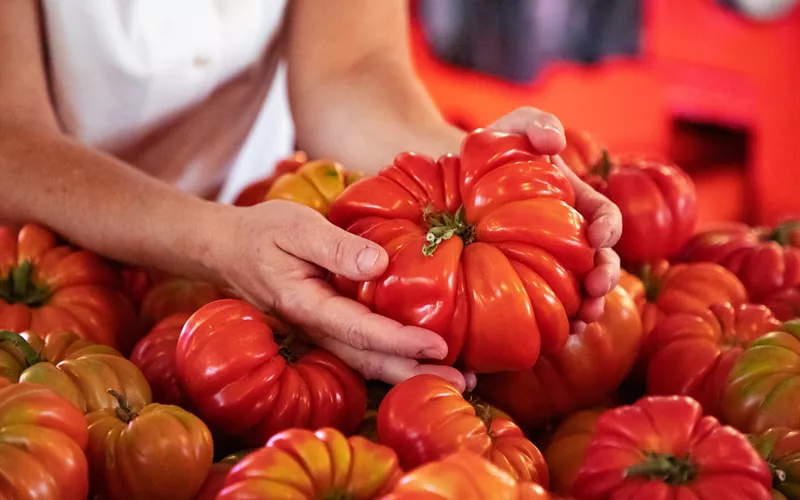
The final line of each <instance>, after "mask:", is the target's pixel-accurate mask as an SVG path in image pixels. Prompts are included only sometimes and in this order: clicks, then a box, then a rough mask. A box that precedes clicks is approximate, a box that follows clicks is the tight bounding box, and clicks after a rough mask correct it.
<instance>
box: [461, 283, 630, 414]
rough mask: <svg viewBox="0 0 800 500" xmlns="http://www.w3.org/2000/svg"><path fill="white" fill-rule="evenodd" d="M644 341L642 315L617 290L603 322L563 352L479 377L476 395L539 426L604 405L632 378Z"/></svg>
mask: <svg viewBox="0 0 800 500" xmlns="http://www.w3.org/2000/svg"><path fill="white" fill-rule="evenodd" d="M641 340H642V323H641V319H640V317H639V311H638V310H637V308H636V304H635V303H634V302H633V300H632V299H631V297H630V296H629V295H628V293H627V292H625V290H623V289H622V287H619V286H618V287H616V288H615V289H614V290H612V291H611V293H609V294H608V295H607V296H606V303H605V311H604V313H603V318H602V319H601V320H600V321H598V322H595V323H592V324H590V325H588V326H587V327H586V329H585V330H584V331H583V332H582V333H579V334H576V335H570V337H569V339H568V340H567V344H566V345H565V346H564V348H563V349H562V350H561V351H559V352H557V353H555V354H549V355H546V356H542V357H541V358H540V359H539V361H538V362H537V363H536V365H535V366H534V367H533V369H531V370H523V371H516V372H501V373H494V374H490V375H484V376H481V377H478V388H477V390H476V391H477V393H478V394H479V395H480V396H481V397H483V398H484V399H486V400H487V401H488V402H490V403H492V404H494V405H496V406H497V407H498V408H501V409H502V410H504V411H506V412H508V414H509V415H511V417H512V418H514V419H515V420H516V421H517V422H519V423H520V424H521V425H524V426H527V427H535V426H538V425H541V424H544V423H546V422H547V421H549V420H550V419H552V418H557V417H561V416H565V415H567V414H569V413H571V412H573V411H575V410H578V409H581V408H586V407H588V406H592V405H595V404H598V403H600V402H601V401H603V399H604V398H605V397H606V396H608V395H609V394H610V393H611V392H612V391H614V390H615V389H617V387H619V385H620V384H621V383H622V381H623V380H624V379H625V377H626V376H627V375H628V372H629V371H630V370H631V367H632V366H633V364H634V362H635V361H636V357H637V356H638V354H639V347H640V344H641Z"/></svg>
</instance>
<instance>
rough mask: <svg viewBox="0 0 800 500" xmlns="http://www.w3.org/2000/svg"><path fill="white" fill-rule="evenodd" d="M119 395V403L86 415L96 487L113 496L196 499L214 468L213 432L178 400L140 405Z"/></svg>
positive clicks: (149, 499)
mask: <svg viewBox="0 0 800 500" xmlns="http://www.w3.org/2000/svg"><path fill="white" fill-rule="evenodd" d="M112 392H113V391H112ZM116 397H117V398H118V401H119V406H118V407H117V408H114V409H106V410H99V411H95V412H92V413H89V414H88V415H86V422H87V423H88V425H89V445H88V447H87V449H86V458H87V459H88V460H89V468H90V471H91V478H92V490H93V491H94V492H95V493H96V494H100V495H102V497H103V498H106V499H108V500H162V499H163V500H189V499H191V498H192V497H193V496H194V495H195V493H197V492H198V491H199V490H200V487H201V486H202V484H203V481H205V478H206V476H207V475H208V471H209V470H210V468H211V462H212V461H213V457H214V444H213V442H212V441H211V432H209V430H208V428H207V427H206V426H205V424H204V423H203V422H201V421H200V419H199V418H197V417H195V416H194V415H192V414H191V413H189V412H187V411H186V410H184V409H182V408H179V407H177V406H171V405H162V404H158V403H153V404H149V405H147V406H145V407H144V408H141V409H137V408H131V407H130V406H128V404H127V402H126V401H125V398H123V397H122V396H119V395H116Z"/></svg>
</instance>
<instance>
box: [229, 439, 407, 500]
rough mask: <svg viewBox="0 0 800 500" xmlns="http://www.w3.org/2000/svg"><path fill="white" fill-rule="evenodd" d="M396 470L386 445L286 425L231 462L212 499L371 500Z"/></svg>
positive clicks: (393, 479)
mask: <svg viewBox="0 0 800 500" xmlns="http://www.w3.org/2000/svg"><path fill="white" fill-rule="evenodd" d="M401 474H402V471H401V469H400V466H399V464H398V461H397V455H395V453H394V451H392V450H391V449H389V448H387V447H386V446H381V445H379V444H375V443H373V442H371V441H369V440H367V439H364V438H362V437H361V436H353V437H350V438H346V437H345V436H344V435H343V434H342V433H340V432H339V431H337V430H335V429H331V428H322V429H319V430H317V431H316V432H315V431H310V430H306V429H290V430H287V431H284V432H281V433H279V434H276V435H275V436H273V437H272V439H270V440H269V441H268V442H267V444H266V446H265V447H264V448H262V449H260V450H257V451H255V452H253V453H251V454H249V455H247V456H246V457H245V458H243V459H242V460H241V461H240V462H239V463H238V464H237V465H236V466H234V468H233V469H232V470H231V471H230V472H229V473H228V477H227V480H226V482H225V488H224V489H223V490H222V491H221V492H220V494H219V495H218V496H217V500H236V499H253V498H276V499H277V498H286V499H289V498H291V499H297V500H306V499H307V500H317V499H328V498H330V499H339V498H347V499H353V500H370V499H373V498H380V496H381V495H383V494H385V493H387V492H388V491H389V490H390V489H391V487H392V486H393V485H394V483H395V482H396V481H397V479H398V478H399V477H400V475H401Z"/></svg>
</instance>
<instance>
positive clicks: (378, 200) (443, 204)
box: [328, 130, 594, 373]
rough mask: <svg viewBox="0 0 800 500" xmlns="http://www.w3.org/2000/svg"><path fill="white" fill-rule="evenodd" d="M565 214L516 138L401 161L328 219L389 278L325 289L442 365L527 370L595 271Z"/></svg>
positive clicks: (569, 193)
mask: <svg viewBox="0 0 800 500" xmlns="http://www.w3.org/2000/svg"><path fill="white" fill-rule="evenodd" d="M574 204H575V195H574V192H573V190H572V186H571V185H570V183H569V181H568V180H567V178H566V177H565V176H564V174H563V173H562V172H561V171H560V170H559V169H558V168H557V167H556V166H554V165H553V164H551V163H550V162H549V161H547V160H546V159H545V158H544V157H542V156H540V155H537V154H536V153H535V152H534V151H533V147H532V146H531V144H530V142H529V141H528V139H527V138H526V137H524V136H522V135H514V134H505V133H500V132H493V131H489V130H478V131H475V132H472V133H471V134H469V135H467V137H466V138H465V139H464V142H463V144H462V150H461V157H460V158H459V157H455V156H443V157H442V158H440V159H439V160H438V161H434V160H433V159H431V158H428V157H426V156H422V155H416V154H411V153H403V154H400V155H398V156H397V157H396V158H395V161H394V164H392V165H391V166H389V167H387V168H386V169H384V170H383V172H381V173H380V174H379V175H378V176H376V177H371V178H368V179H364V180H362V181H360V182H358V183H356V184H354V185H352V186H351V187H349V188H348V189H347V190H345V192H344V193H343V194H342V196H341V197H339V198H338V199H337V200H336V201H335V202H334V203H333V204H332V205H331V208H330V211H329V213H328V217H329V219H330V220H331V221H332V222H333V223H334V224H336V225H338V226H340V227H342V228H345V229H347V230H348V231H350V232H351V233H354V234H358V235H360V236H363V237H365V238H367V239H370V240H372V241H374V242H376V243H378V244H380V245H382V246H383V247H384V248H385V249H386V250H387V252H388V253H389V256H390V262H389V267H388V269H387V270H386V272H385V273H384V274H383V276H381V277H380V278H378V279H377V280H374V281H371V282H366V283H353V282H351V281H349V280H346V279H344V278H342V277H334V278H333V282H334V284H335V286H336V287H337V288H338V289H339V290H340V291H341V292H342V293H343V294H345V295H347V296H349V297H351V298H355V299H357V300H358V301H360V302H362V303H363V304H365V305H367V306H368V307H370V308H371V309H372V310H373V311H375V312H377V313H379V314H382V315H384V316H388V317H390V318H393V319H395V320H397V321H399V322H401V323H403V324H406V325H414V326H419V327H424V328H427V329H429V330H432V331H434V332H436V333H438V334H439V335H441V336H442V337H443V338H444V339H445V340H446V341H447V344H448V347H449V350H448V356H447V358H446V359H445V360H444V362H445V363H448V364H450V363H453V362H454V361H455V360H456V358H458V357H459V356H460V358H461V361H462V362H463V364H464V366H465V367H466V368H468V369H470V370H472V371H475V372H479V373H489V372H496V371H501V370H524V369H529V368H531V367H532V366H533V364H534V363H535V362H536V360H537V359H538V357H539V351H540V348H541V350H542V351H543V352H545V353H552V352H556V351H558V350H559V349H561V348H562V347H563V345H564V343H565V342H566V340H567V336H568V334H569V319H570V318H571V317H574V316H575V315H576V313H577V312H578V308H579V307H580V302H581V299H582V292H581V280H582V278H583V276H584V275H585V274H586V273H587V272H588V271H589V270H591V269H592V268H593V267H594V249H593V248H592V247H591V246H590V245H589V243H588V241H587V239H586V234H585V232H586V231H585V226H586V223H585V221H584V219H583V217H582V216H581V215H580V214H579V213H578V212H577V211H576V210H575V209H574V208H573V206H574ZM532 214H533V215H532ZM498 311H502V312H503V314H498Z"/></svg>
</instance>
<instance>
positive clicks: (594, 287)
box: [584, 248, 620, 297]
mask: <svg viewBox="0 0 800 500" xmlns="http://www.w3.org/2000/svg"><path fill="white" fill-rule="evenodd" d="M594 263H595V268H594V269H592V270H591V271H589V274H587V275H586V279H585V280H584V289H585V290H586V293H587V294H588V295H589V296H590V297H602V296H603V295H605V294H607V293H608V292H610V291H611V290H613V289H614V287H615V286H617V284H618V283H619V272H620V271H619V255H617V252H615V251H614V250H612V249H610V248H601V249H600V250H598V251H597V253H596V254H595V257H594Z"/></svg>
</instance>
